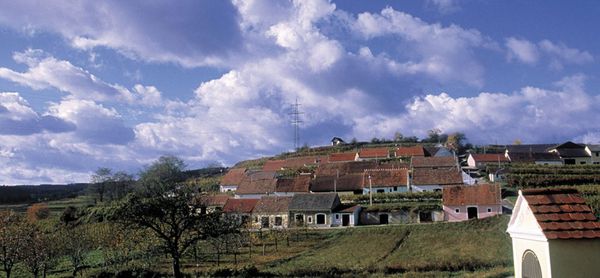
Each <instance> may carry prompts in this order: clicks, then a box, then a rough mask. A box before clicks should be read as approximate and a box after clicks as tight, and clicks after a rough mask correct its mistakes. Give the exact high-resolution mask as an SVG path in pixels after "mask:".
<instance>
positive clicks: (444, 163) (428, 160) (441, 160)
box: [411, 156, 457, 168]
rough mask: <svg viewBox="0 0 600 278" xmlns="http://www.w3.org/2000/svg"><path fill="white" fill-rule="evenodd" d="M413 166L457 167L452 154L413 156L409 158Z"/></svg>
mask: <svg viewBox="0 0 600 278" xmlns="http://www.w3.org/2000/svg"><path fill="white" fill-rule="evenodd" d="M411 166H412V167H413V168H432V167H438V168H441V167H457V163H456V158H455V157H454V156H443V157H419V156H415V157H413V158H412V159H411Z"/></svg>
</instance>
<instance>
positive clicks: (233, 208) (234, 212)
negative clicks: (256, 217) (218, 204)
mask: <svg viewBox="0 0 600 278" xmlns="http://www.w3.org/2000/svg"><path fill="white" fill-rule="evenodd" d="M257 202H258V199H233V198H229V199H227V202H225V205H224V206H223V213H225V214H226V215H228V216H230V217H232V218H234V219H236V220H237V221H239V222H240V223H242V224H246V223H250V220H251V217H252V211H253V210H254V207H255V206H256V203H257Z"/></svg>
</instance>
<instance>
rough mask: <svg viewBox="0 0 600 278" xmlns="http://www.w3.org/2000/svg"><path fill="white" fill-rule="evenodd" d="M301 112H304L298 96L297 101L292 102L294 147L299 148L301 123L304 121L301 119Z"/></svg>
mask: <svg viewBox="0 0 600 278" xmlns="http://www.w3.org/2000/svg"><path fill="white" fill-rule="evenodd" d="M300 114H304V113H302V112H300V104H299V103H298V98H296V103H294V104H292V112H290V115H292V125H293V126H294V149H295V150H298V148H299V147H300V124H301V123H302V122H303V121H302V120H300Z"/></svg>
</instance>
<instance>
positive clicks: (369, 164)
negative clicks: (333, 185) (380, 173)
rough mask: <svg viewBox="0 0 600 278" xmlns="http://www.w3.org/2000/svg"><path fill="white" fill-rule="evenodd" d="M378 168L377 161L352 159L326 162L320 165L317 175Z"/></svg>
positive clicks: (360, 171) (344, 173)
mask: <svg viewBox="0 0 600 278" xmlns="http://www.w3.org/2000/svg"><path fill="white" fill-rule="evenodd" d="M375 168H377V162H376V161H351V162H341V163H324V164H321V165H319V167H318V168H317V170H316V171H315V175H316V176H317V177H319V176H337V175H340V176H343V175H347V174H354V173H362V172H364V171H365V170H366V169H375Z"/></svg>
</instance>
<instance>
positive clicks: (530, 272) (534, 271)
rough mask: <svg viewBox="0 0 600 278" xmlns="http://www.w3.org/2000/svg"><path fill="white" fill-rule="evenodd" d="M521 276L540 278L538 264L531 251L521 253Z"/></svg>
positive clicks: (540, 273) (540, 269)
mask: <svg viewBox="0 0 600 278" xmlns="http://www.w3.org/2000/svg"><path fill="white" fill-rule="evenodd" d="M521 262H522V268H521V276H522V277H527V278H537V277H540V278H541V277H542V268H541V267H540V262H539V261H538V258H537V256H536V255H535V253H533V251H531V250H527V251H525V253H523V259H522V261H521Z"/></svg>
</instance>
